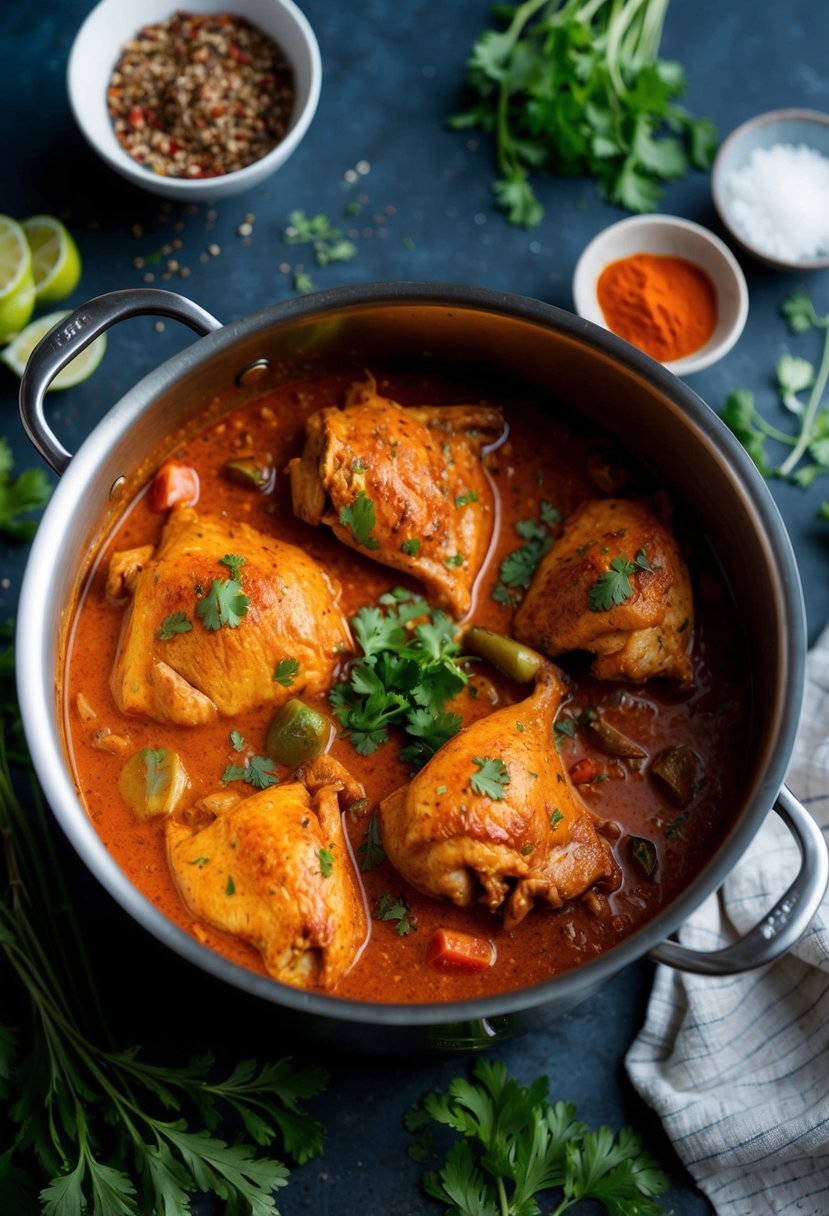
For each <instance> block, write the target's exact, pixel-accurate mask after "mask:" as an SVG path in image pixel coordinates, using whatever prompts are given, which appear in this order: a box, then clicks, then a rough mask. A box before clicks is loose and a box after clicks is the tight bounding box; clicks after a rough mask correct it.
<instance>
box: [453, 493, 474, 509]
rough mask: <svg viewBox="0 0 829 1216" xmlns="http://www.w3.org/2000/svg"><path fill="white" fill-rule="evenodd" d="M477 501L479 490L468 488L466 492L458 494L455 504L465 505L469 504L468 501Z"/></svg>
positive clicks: (457, 505) (458, 505)
mask: <svg viewBox="0 0 829 1216" xmlns="http://www.w3.org/2000/svg"><path fill="white" fill-rule="evenodd" d="M477 501H478V491H477V490H468V491H467V492H466V494H458V496H457V497H456V499H455V506H456V507H465V506H466V505H467V503H470V502H477Z"/></svg>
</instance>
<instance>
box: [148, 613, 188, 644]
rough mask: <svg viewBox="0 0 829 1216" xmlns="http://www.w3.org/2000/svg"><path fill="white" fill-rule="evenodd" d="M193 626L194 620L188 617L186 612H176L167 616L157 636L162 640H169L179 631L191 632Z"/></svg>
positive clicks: (156, 633) (157, 630)
mask: <svg viewBox="0 0 829 1216" xmlns="http://www.w3.org/2000/svg"><path fill="white" fill-rule="evenodd" d="M192 628H193V622H192V621H191V620H189V619H188V617H187V613H186V612H174V613H173V614H172V615H171V616H165V618H164V620H163V621H162V622H161V624H160V625H159V627H158V629H156V631H155V636H156V637H157V638H158V639H159V641H161V642H169V640H170V638H174V637H175V636H176V634H177V633H189V632H190V630H191V629H192Z"/></svg>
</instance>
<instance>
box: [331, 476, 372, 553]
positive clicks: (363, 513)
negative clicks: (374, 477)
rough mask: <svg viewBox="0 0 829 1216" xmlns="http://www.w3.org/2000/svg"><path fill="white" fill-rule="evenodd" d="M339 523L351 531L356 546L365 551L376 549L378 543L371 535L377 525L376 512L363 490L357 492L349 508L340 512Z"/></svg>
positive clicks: (344, 508)
mask: <svg viewBox="0 0 829 1216" xmlns="http://www.w3.org/2000/svg"><path fill="white" fill-rule="evenodd" d="M340 523H341V524H342V525H343V526H344V527H346V528H350V529H351V534H352V536H353V537H354V539H355V540H356V542H357V544H358V545H362V546H363V548H365V549H376V548H377V546H378V544H379V543H380V542H379V541H378V540H377V537H376V536H372V535H371V533H372V531H373V529H374V528H375V526H376V524H377V512H376V511H375V509H374V503H373V502H372V501H371V499H370V498H369V497H368V495H367V494H366V492H365V490H359V491H358V492H357V497H356V498H355V499H354V501H353V502H352V503H351V504H350V506H347V507H343V508H342V510H341V511H340Z"/></svg>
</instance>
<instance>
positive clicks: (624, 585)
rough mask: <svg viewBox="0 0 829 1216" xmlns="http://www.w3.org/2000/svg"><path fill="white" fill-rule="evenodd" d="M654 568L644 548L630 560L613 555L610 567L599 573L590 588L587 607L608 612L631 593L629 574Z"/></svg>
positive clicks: (593, 610) (592, 610) (594, 610)
mask: <svg viewBox="0 0 829 1216" xmlns="http://www.w3.org/2000/svg"><path fill="white" fill-rule="evenodd" d="M656 568H657V567H655V566H652V565H651V564H650V562H649V561H648V558H647V555H646V553H645V550H644V549H640V550H639V551H638V553H637V554H636V555H635V557H634V559H633V561H632V562H631V561H628V559H627V558H626V557H614V558H613V560H612V561H611V563H610V569H609V570H605V572H604V573H603V574H600V575H599V577H598V578H597V579H596V581H595V583H594V584H593V586H592V587H591V588H590V590H589V592H588V595H587V606H588V608H589V609H590V611H591V612H608V611H609V610H610V609H611V608H614V607H616V606H618V605H619V604H623V603H624V602H625V600H627V599H630V597H631V596H632V595H633V587H632V586H631V584H630V575H631V574H638V573H639V572H640V571H644V570H647V571H651V570H654V569H656Z"/></svg>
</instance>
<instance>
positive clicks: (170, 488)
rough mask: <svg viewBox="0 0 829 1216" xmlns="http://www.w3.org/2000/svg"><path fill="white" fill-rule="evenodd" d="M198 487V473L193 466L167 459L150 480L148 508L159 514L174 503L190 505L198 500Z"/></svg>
mask: <svg viewBox="0 0 829 1216" xmlns="http://www.w3.org/2000/svg"><path fill="white" fill-rule="evenodd" d="M200 488H201V487H200V484H199V475H198V473H197V472H196V470H195V469H194V468H192V467H191V466H190V465H189V464H178V463H177V462H176V461H175V460H168V461H167V462H166V464H163V465H162V466H161V468H160V469H159V470H158V472H157V473H156V475H155V477H154V478H153V480H152V485H151V486H150V500H149V507H150V510H151V511H155V512H156V514H157V515H161V514H163V513H164V512H165V511H168V510H169V509H170V507H174V506H175V505H176V503H182V504H183V505H184V506H186V507H192V506H194V505H195V504H196V503H197V502H198V501H199V491H200Z"/></svg>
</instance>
